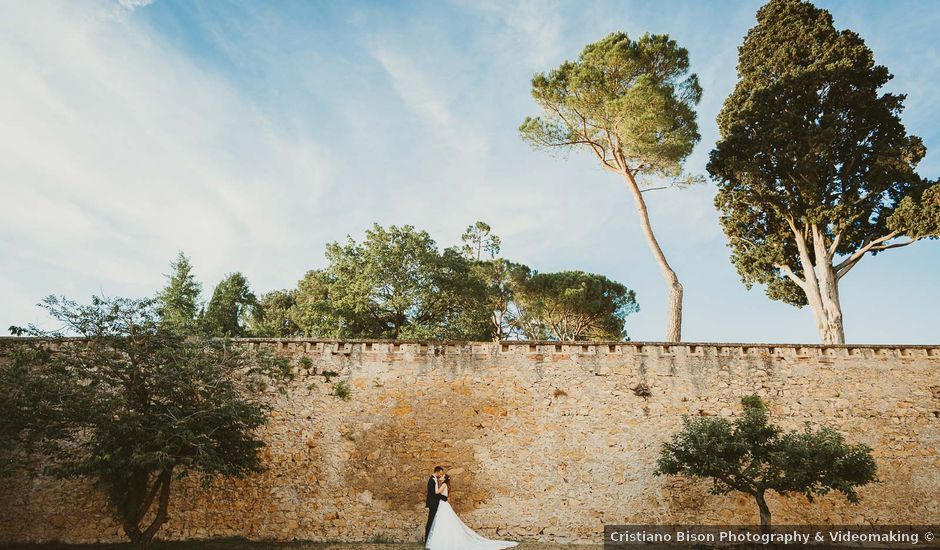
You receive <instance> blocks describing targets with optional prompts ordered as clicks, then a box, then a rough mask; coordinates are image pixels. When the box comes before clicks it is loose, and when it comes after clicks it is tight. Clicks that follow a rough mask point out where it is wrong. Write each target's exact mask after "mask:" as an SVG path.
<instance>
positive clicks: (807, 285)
mask: <svg viewBox="0 0 940 550" xmlns="http://www.w3.org/2000/svg"><path fill="white" fill-rule="evenodd" d="M788 221H789V222H790V228H791V229H792V231H793V235H794V238H795V240H796V246H797V249H798V250H799V254H800V266H801V267H802V268H803V276H804V278H805V280H804V281H802V282H800V283H797V284H798V285H799V286H800V287H801V288H802V290H803V294H804V295H805V296H806V303H807V304H809V307H810V309H811V310H812V311H813V318H814V319H815V320H816V330H817V331H818V332H819V338H820V339H821V340H822V343H824V344H844V343H845V332H844V331H843V328H842V306H841V305H840V303H839V278H838V276H837V275H836V271H835V268H834V267H833V266H832V257H831V256H830V255H829V253H828V247H827V244H828V243H826V239H825V237H824V235H823V233H822V231H821V230H820V229H819V227H818V226H816V225H809V224H804V225H803V228H802V230H801V229H800V228H799V227H797V226H796V222H795V221H794V220H788ZM808 238H809V239H812V242H811V243H810V242H807V241H808ZM810 244H811V245H812V251H813V255H812V256H810V248H809V245H810ZM814 258H815V261H814Z"/></svg>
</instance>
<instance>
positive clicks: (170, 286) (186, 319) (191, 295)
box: [156, 252, 202, 334]
mask: <svg viewBox="0 0 940 550" xmlns="http://www.w3.org/2000/svg"><path fill="white" fill-rule="evenodd" d="M170 269H171V270H172V273H171V274H170V275H167V276H166V277H167V279H168V281H167V285H166V287H164V288H163V290H161V291H160V292H159V293H157V297H156V299H157V303H158V311H159V314H160V317H161V319H162V322H163V323H164V324H165V325H166V326H167V327H168V328H170V329H173V330H176V331H179V332H183V333H187V334H192V333H194V332H196V331H197V330H198V319H197V316H198V314H199V296H200V294H202V285H201V284H199V282H198V281H196V277H195V276H194V275H193V267H192V264H191V263H190V262H189V258H187V257H186V255H184V254H183V253H182V252H180V253H179V254H178V255H177V256H176V260H175V261H173V262H171V263H170Z"/></svg>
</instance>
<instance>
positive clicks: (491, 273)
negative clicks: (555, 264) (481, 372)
mask: <svg viewBox="0 0 940 550" xmlns="http://www.w3.org/2000/svg"><path fill="white" fill-rule="evenodd" d="M473 266H474V270H475V271H476V272H477V273H478V274H479V276H480V278H481V279H482V280H483V281H484V283H485V284H486V286H487V292H486V295H487V297H488V302H489V310H490V312H491V316H490V320H491V327H492V334H493V339H494V340H508V339H512V338H519V337H522V336H524V332H523V331H522V328H523V327H522V325H521V324H520V322H519V321H520V314H519V309H518V306H517V304H516V295H517V293H518V292H520V289H521V288H522V285H523V284H524V283H525V281H526V279H528V278H529V277H530V276H531V274H532V270H531V269H529V267H528V266H525V265H523V264H519V263H515V262H511V261H509V260H506V259H505V258H495V259H492V260H482V261H478V262H475V263H474V264H473Z"/></svg>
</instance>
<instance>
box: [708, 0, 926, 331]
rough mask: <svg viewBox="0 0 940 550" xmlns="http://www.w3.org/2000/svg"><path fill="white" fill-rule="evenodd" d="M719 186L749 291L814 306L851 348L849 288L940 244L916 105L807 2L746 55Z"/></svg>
mask: <svg viewBox="0 0 940 550" xmlns="http://www.w3.org/2000/svg"><path fill="white" fill-rule="evenodd" d="M739 53H740V57H739V63H738V83H737V85H736V86H735V89H734V91H733V92H732V93H731V95H730V96H728V98H727V99H726V100H725V103H724V107H723V108H722V111H721V113H720V114H719V115H718V126H719V130H720V133H721V137H720V140H719V141H718V143H717V144H716V146H715V149H714V150H713V151H712V152H711V158H710V160H709V163H708V172H709V173H710V174H711V176H712V178H714V179H715V181H716V182H717V183H718V195H717V197H716V198H715V204H716V206H717V207H718V209H719V210H720V211H721V225H722V227H723V229H724V231H725V234H726V235H727V236H728V240H729V246H730V247H731V251H732V252H731V260H732V262H733V263H734V265H735V267H736V268H737V270H738V273H739V274H740V275H741V278H742V280H743V282H744V284H745V285H746V286H747V287H748V288H750V287H751V286H752V285H753V284H755V283H757V284H763V285H766V291H767V295H768V296H769V297H770V298H771V299H774V300H780V301H783V302H785V303H788V304H791V305H794V306H797V307H802V306H804V305H807V304H808V305H809V306H810V308H811V309H812V311H813V314H814V316H815V320H816V326H817V329H818V331H819V334H820V337H821V339H822V340H823V342H825V343H840V344H841V343H844V342H845V335H844V330H843V314H842V306H841V303H840V300H839V282H840V281H841V279H842V278H843V277H844V276H845V275H846V274H847V273H848V272H849V271H850V270H851V269H852V268H853V267H855V266H856V265H857V264H858V262H859V261H860V260H861V259H862V258H863V257H865V256H866V255H867V254H869V253H870V254H871V255H875V254H877V253H879V252H882V251H885V250H889V249H892V248H897V247H901V246H907V245H909V244H911V243H913V242H916V241H918V240H920V239H924V238H936V237H937V236H938V234H940V185H938V182H937V181H934V182H929V181H926V180H924V179H923V178H921V177H920V176H918V175H917V174H916V173H915V171H914V169H915V168H916V166H917V164H918V162H919V161H920V160H921V159H922V158H923V156H924V154H925V148H924V146H923V144H922V142H921V140H920V138H918V137H916V136H912V135H908V134H907V132H906V130H905V128H904V125H903V124H901V119H900V114H901V111H902V109H903V101H904V97H905V96H903V95H896V94H891V93H880V92H879V90H880V88H881V87H882V86H884V85H885V84H886V83H887V82H888V81H889V80H890V79H891V75H890V74H889V73H888V69H887V68H885V67H883V66H881V65H875V63H874V57H873V55H872V52H871V50H870V49H869V48H868V47H867V46H866V45H865V42H864V41H863V40H862V39H861V37H859V36H858V35H857V34H855V33H854V32H852V31H849V30H842V31H837V30H836V29H835V28H834V26H833V22H832V16H831V15H830V14H829V12H827V11H826V10H822V9H818V8H816V7H815V6H813V5H812V4H810V3H808V2H803V1H800V0H771V1H770V2H768V3H767V4H766V5H765V6H764V7H762V8H761V9H760V10H759V11H758V13H757V26H755V27H754V28H752V29H751V30H750V31H749V32H748V34H747V36H746V37H745V39H744V44H743V45H742V46H741V47H740V49H739Z"/></svg>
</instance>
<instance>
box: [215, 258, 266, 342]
mask: <svg viewBox="0 0 940 550" xmlns="http://www.w3.org/2000/svg"><path fill="white" fill-rule="evenodd" d="M257 302H258V300H257V298H255V295H254V293H252V292H251V288H249V286H248V279H246V278H245V276H244V275H242V274H241V273H232V274H230V275H227V276H226V277H225V278H224V279H222V281H221V282H220V283H219V284H218V285H216V287H215V290H213V291H212V298H211V299H210V300H209V304H208V305H207V306H206V309H205V311H204V312H203V313H202V315H201V324H202V328H203V330H204V331H205V332H206V334H208V335H210V336H225V337H241V336H246V335H247V334H248V330H247V322H248V315H249V312H250V311H251V310H252V308H254V307H255V305H256V304H257Z"/></svg>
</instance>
